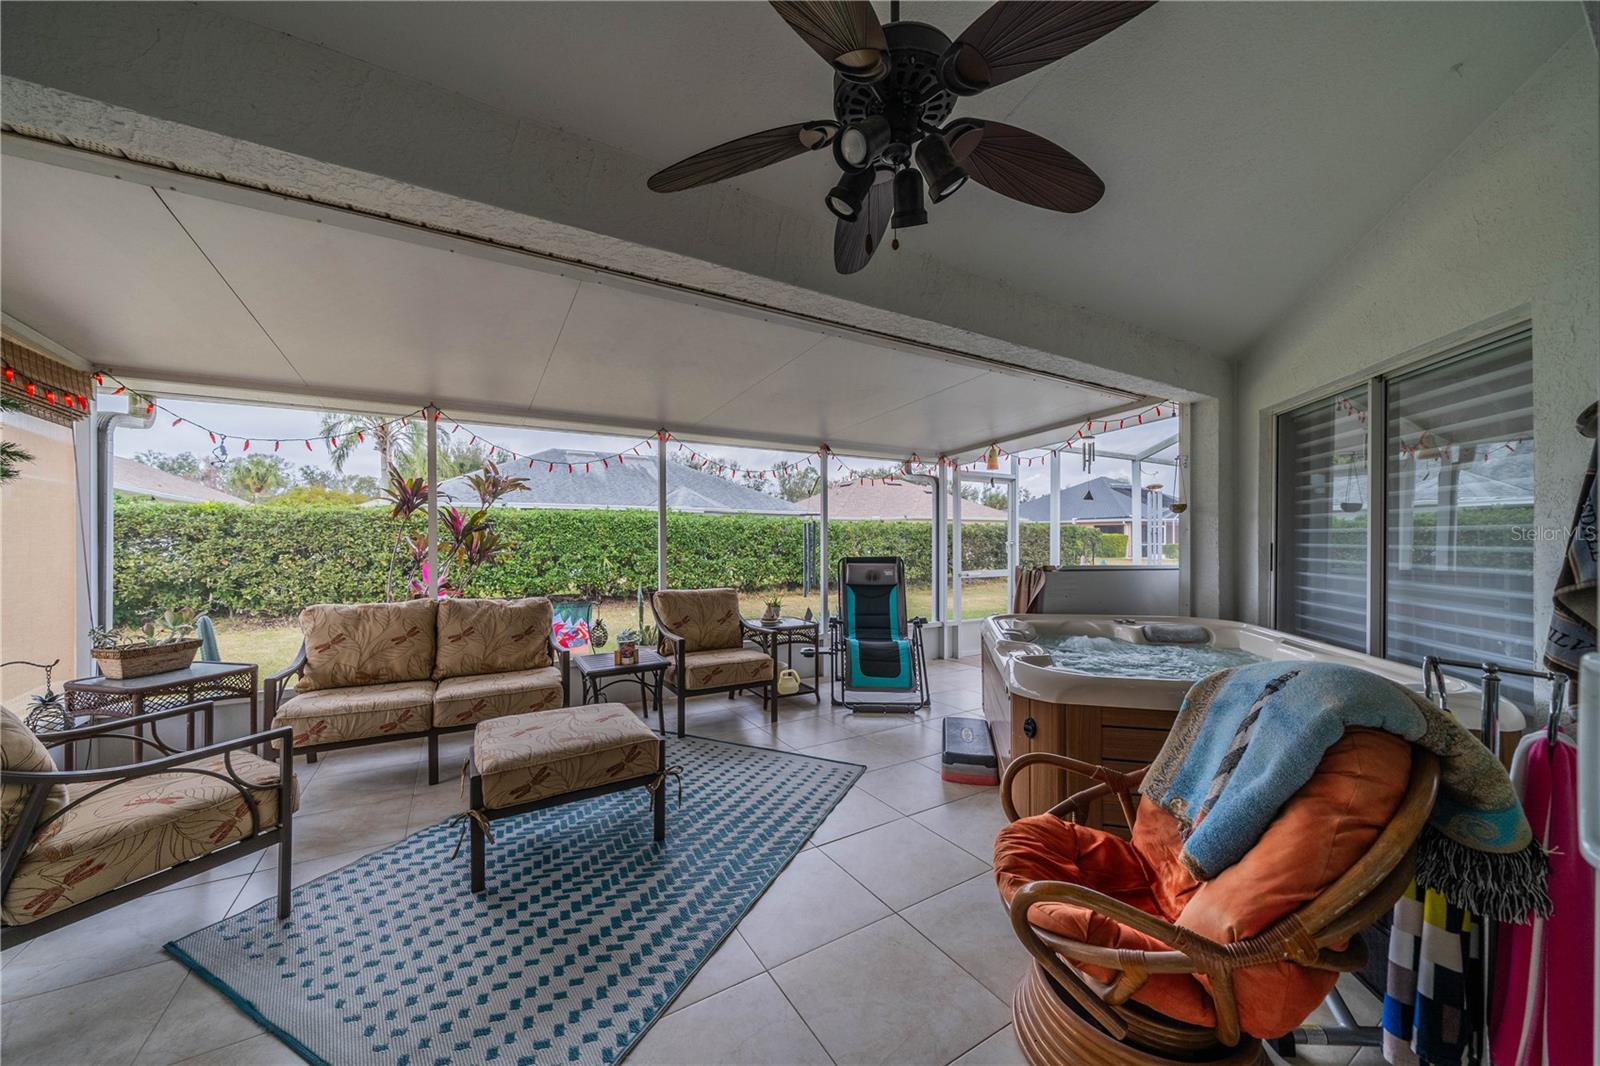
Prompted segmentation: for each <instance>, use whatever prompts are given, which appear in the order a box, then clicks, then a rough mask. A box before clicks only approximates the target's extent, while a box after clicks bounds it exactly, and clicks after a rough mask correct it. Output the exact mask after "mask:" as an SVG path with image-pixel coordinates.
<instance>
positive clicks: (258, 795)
mask: <svg viewBox="0 0 1600 1066" xmlns="http://www.w3.org/2000/svg"><path fill="white" fill-rule="evenodd" d="M213 710H214V708H213V704H212V703H211V702H210V701H209V700H208V701H205V702H201V703H190V704H185V705H183V706H181V707H169V708H167V709H166V710H160V711H151V712H149V713H148V714H142V715H138V716H136V717H131V718H107V719H103V720H101V721H98V722H95V723H93V724H92V725H86V726H78V727H76V728H72V729H62V730H57V731H55V732H50V733H45V734H43V735H40V736H35V735H34V733H33V732H32V731H31V730H29V729H28V727H27V726H26V725H24V724H23V723H22V722H21V721H20V720H19V719H18V718H17V717H16V715H14V714H12V713H11V712H10V711H9V710H6V709H5V708H4V707H0V774H3V777H4V784H3V785H0V840H3V841H4V863H3V871H0V898H3V900H4V908H3V913H0V947H5V948H9V947H12V946H13V945H15V944H21V943H23V942H25V941H28V940H32V939H33V938H34V937H37V936H42V935H43V934H45V933H48V932H50V931H51V930H54V929H60V928H61V927H63V926H66V925H71V924H72V923H73V922H77V921H80V920H82V919H84V918H88V917H91V916H92V915H95V914H99V913H101V912H102V911H104V910H106V909H107V908H110V907H115V906H117V905H118V904H120V903H126V902H128V901H129V900H132V899H135V898H138V897H140V896H145V895H148V894H150V893H152V892H155V891H158V890H160V889H163V888H166V887H168V886H169V885H174V884H177V883H178V882H179V881H183V880H185V879H187V878H190V877H193V876H194V875H195V874H197V873H200V872H201V871H204V870H209V869H212V868H213V867H216V866H220V865H222V864H223V863H227V862H232V861H233V860H235V859H237V858H240V857H241V856H244V855H249V854H253V853H255V852H259V851H262V850H264V849H266V848H270V847H277V848H278V867H277V868H278V871H279V873H278V892H277V906H278V911H277V913H278V917H279V918H280V919H283V918H287V917H289V904H290V899H289V888H290V880H289V872H290V870H291V869H292V868H293V856H292V855H291V854H290V850H289V845H290V839H291V826H292V822H293V812H294V809H295V806H296V804H297V803H298V802H299V793H298V791H297V789H298V786H297V784H296V782H295V778H294V774H293V773H292V772H291V770H290V767H289V760H287V759H285V760H282V761H280V762H279V763H278V764H277V765H276V766H275V765H273V764H272V763H269V762H267V761H266V760H264V759H258V758H256V757H255V756H254V755H252V754H251V749H253V748H255V747H256V746H257V745H261V744H279V745H283V746H285V747H287V746H288V745H289V743H290V735H289V731H288V730H287V729H280V730H267V731H263V732H260V733H253V734H249V735H246V736H243V737H239V738H237V739H234V740H225V741H221V742H214V741H213V737H214V728H213ZM197 717H198V718H199V719H200V724H201V726H202V728H203V732H202V734H201V736H202V740H203V746H202V747H199V748H195V749H192V750H183V749H182V748H179V747H176V746H174V745H173V744H171V743H168V742H167V741H166V740H165V739H164V738H163V737H162V735H161V726H162V725H167V726H169V727H172V728H182V729H183V731H184V733H185V734H186V735H187V736H188V738H189V741H190V742H191V743H192V742H193V740H194V733H195V730H194V725H195V719H196V718H197ZM136 735H137V740H136V741H135V736H136ZM113 739H115V740H126V741H130V742H133V751H134V755H133V757H134V758H135V759H138V760H140V761H138V762H134V763H131V764H128V765H123V766H102V767H97V768H94V769H87V770H61V769H58V768H57V767H56V764H55V761H54V760H53V759H52V758H51V757H50V751H49V749H50V748H54V747H61V746H64V745H68V744H78V743H89V742H95V741H102V742H103V741H106V740H113ZM146 747H150V748H154V749H155V755H154V757H151V758H146V756H145V752H144V749H145V748H146ZM69 790H70V792H69Z"/></svg>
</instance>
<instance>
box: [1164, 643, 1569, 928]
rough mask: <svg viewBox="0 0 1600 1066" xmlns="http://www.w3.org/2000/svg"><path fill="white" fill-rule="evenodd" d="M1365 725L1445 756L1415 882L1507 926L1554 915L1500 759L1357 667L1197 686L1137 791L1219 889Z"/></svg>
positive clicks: (1263, 669)
mask: <svg viewBox="0 0 1600 1066" xmlns="http://www.w3.org/2000/svg"><path fill="white" fill-rule="evenodd" d="M1359 727H1366V728H1370V729H1381V730H1384V731H1385V732H1389V733H1393V734H1395V735H1396V736H1400V737H1404V738H1405V739H1406V740H1409V741H1411V742H1412V743H1414V744H1416V745H1418V746H1419V747H1421V748H1424V749H1426V750H1428V751H1431V752H1433V753H1434V754H1436V755H1438V756H1439V758H1440V791H1439V798H1438V800H1437V801H1436V802H1435V805H1434V810H1433V814H1432V817H1431V818H1430V819H1429V824H1428V828H1427V829H1426V830H1425V831H1424V833H1423V836H1422V840H1421V842H1420V845H1419V857H1418V869H1417V879H1418V882H1419V883H1420V884H1422V885H1423V886H1424V887H1427V888H1435V889H1438V890H1439V891H1442V892H1444V893H1445V894H1446V896H1448V897H1449V898H1450V899H1451V900H1454V901H1459V902H1460V903H1461V904H1462V905H1463V906H1466V907H1468V908H1469V909H1471V910H1473V911H1475V912H1476V913H1479V914H1484V915H1488V916H1490V917H1494V918H1499V919H1501V920H1502V921H1510V922H1516V921H1523V920H1525V918H1526V917H1527V915H1528V914H1529V913H1530V912H1532V913H1541V914H1543V913H1548V911H1549V906H1550V902H1549V896H1548V895H1547V894H1546V891H1545V884H1546V879H1547V877H1548V870H1549V864H1548V861H1547V859H1546V857H1545V854H1544V852H1543V851H1542V850H1541V849H1540V848H1539V846H1538V845H1537V844H1536V843H1535V842H1534V839H1533V833H1532V830H1531V829H1530V828H1529V826H1528V822H1527V819H1526V818H1524V817H1523V814H1522V806H1521V804H1520V803H1518V802H1517V796H1516V793H1515V791H1514V790H1513V789H1512V787H1511V780H1510V778H1509V777H1508V776H1507V775H1506V772H1505V768H1504V767H1502V766H1501V765H1500V762H1499V760H1498V759H1496V758H1495V757H1494V755H1493V754H1491V753H1490V751H1489V749H1488V748H1486V747H1484V746H1483V745H1482V744H1480V743H1478V742H1477V740H1476V739H1474V738H1473V736H1472V735H1471V734H1470V733H1468V732H1467V731H1466V729H1464V728H1463V727H1462V726H1461V724H1460V723H1459V722H1457V721H1456V719H1455V717H1454V716H1453V715H1451V714H1448V713H1446V712H1444V711H1441V710H1439V708H1437V707H1435V706H1434V705H1433V704H1431V703H1429V702H1428V701H1427V700H1425V699H1423V698H1422V697H1421V696H1420V695H1418V694H1417V693H1415V692H1412V691H1410V690H1409V689H1406V688H1403V687H1402V686H1400V685H1397V684H1395V683H1394V682H1392V681H1389V680H1387V679H1386V678H1382V677H1379V676H1378V675H1377V674H1373V673H1370V672H1368V671H1366V670H1361V669H1358V668H1356V667H1353V666H1344V665H1341V664H1338V663H1322V662H1264V663H1253V664H1251V665H1249V666H1241V667H1236V668H1234V669H1231V670H1222V671H1219V672H1217V673H1215V674H1212V675H1211V676H1210V677H1207V678H1204V679H1203V680H1201V681H1199V682H1197V683H1196V684H1195V686H1194V687H1193V688H1191V689H1190V690H1189V693H1188V695H1187V696H1185V697H1184V701H1183V706H1182V707H1181V708H1180V709H1179V711H1178V718H1177V721H1176V722H1174V723H1173V727H1172V732H1171V733H1170V734H1169V735H1168V737H1167V740H1166V743H1165V744H1164V745H1163V746H1162V749H1161V753H1160V754H1159V755H1158V756H1156V760H1155V762H1153V763H1152V764H1151V765H1150V769H1149V770H1148V771H1147V772H1146V774H1145V778H1144V782H1143V785H1142V786H1141V791H1142V792H1143V793H1144V794H1145V795H1148V796H1150V797H1151V798H1152V799H1154V800H1155V801H1156V802H1157V803H1159V804H1160V805H1161V806H1162V807H1163V808H1165V809H1166V810H1167V811H1169V812H1170V813H1171V814H1172V815H1173V817H1175V818H1176V819H1177V820H1178V822H1179V823H1180V825H1181V826H1182V828H1183V832H1184V834H1185V842H1184V850H1183V854H1182V860H1183V862H1184V864H1185V865H1186V866H1187V867H1188V869H1189V871H1190V872H1191V873H1192V874H1194V876H1195V877H1196V878H1197V879H1199V880H1202V881H1206V880H1210V879H1211V878H1213V877H1215V876H1216V875H1217V874H1219V873H1221V872H1222V871H1223V870H1225V869H1227V868H1228V867H1229V866H1232V865H1233V864H1234V863H1236V862H1238V861H1239V859H1241V858H1242V857H1243V856H1244V854H1245V853H1246V852H1248V851H1249V850H1250V849H1251V848H1252V847H1254V846H1255V843H1256V841H1257V840H1259V839H1260V838H1261V834H1262V832H1263V831H1265V829H1266V828H1267V826H1268V825H1270V824H1271V823H1272V821H1273V819H1275V818H1276V817H1277V815H1278V811H1279V809H1280V808H1282V806H1283V805H1284V804H1285V803H1286V802H1288V800H1289V798H1290V797H1291V796H1293V795H1294V794H1295V793H1296V792H1298V791H1299V790H1300V788H1301V787H1302V786H1303V785H1304V784H1305V783H1306V782H1307V781H1309V780H1310V779H1311V775H1312V774H1313V773H1315V772H1316V769H1317V766H1318V764H1320V763H1321V762H1322V757H1323V755H1324V754H1325V753H1326V752H1327V750H1328V749H1329V748H1330V747H1332V746H1333V745H1334V744H1335V743H1337V742H1338V740H1339V738H1340V737H1342V736H1344V733H1345V730H1346V729H1350V728H1359Z"/></svg>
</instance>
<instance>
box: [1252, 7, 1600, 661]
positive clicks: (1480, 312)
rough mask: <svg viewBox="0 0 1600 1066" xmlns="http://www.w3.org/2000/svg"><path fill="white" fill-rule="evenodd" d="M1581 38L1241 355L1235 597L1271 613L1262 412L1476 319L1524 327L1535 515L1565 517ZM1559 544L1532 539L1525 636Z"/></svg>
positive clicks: (1589, 73)
mask: <svg viewBox="0 0 1600 1066" xmlns="http://www.w3.org/2000/svg"><path fill="white" fill-rule="evenodd" d="M1597 100H1600V85H1597V78H1596V59H1595V49H1594V45H1593V43H1592V40H1591V38H1590V35H1589V31H1588V30H1587V29H1584V30H1582V31H1580V32H1579V33H1578V34H1576V35H1574V36H1573V37H1572V38H1571V39H1570V40H1568V41H1567V43H1566V44H1565V45H1563V46H1562V47H1561V49H1560V50H1559V51H1558V52H1557V53H1556V54H1555V55H1554V56H1553V57H1552V58H1551V59H1550V60H1549V61H1548V62H1547V63H1546V64H1545V65H1544V66H1543V67H1542V68H1540V69H1539V71H1537V72H1536V73H1535V74H1534V75H1533V77H1531V78H1530V79H1529V80H1528V81H1527V82H1526V83H1525V84H1523V85H1522V86H1521V87H1520V88H1519V89H1518V90H1517V91H1516V92H1515V93H1513V94H1512V95H1511V97H1509V98H1508V99H1507V100H1506V102H1505V103H1504V104H1503V105H1501V107H1500V108H1499V109H1498V110H1497V111H1495V113H1494V114H1492V115H1491V116H1490V117H1489V118H1488V119H1486V120H1485V121H1484V122H1483V124H1482V125H1480V126H1479V127H1478V129H1476V130H1475V131H1474V132H1473V133H1472V134H1471V136H1469V137H1468V138H1467V139H1466V140H1465V141H1463V142H1462V144H1461V145H1460V147H1459V148H1457V149H1456V151H1455V152H1454V153H1452V154H1451V156H1450V157H1449V158H1448V159H1446V160H1445V161H1444V163H1442V164H1441V165H1440V166H1439V167H1438V168H1437V169H1436V170H1435V171H1434V172H1433V173H1432V174H1430V175H1429V176H1428V177H1427V178H1426V179H1425V180H1424V181H1423V182H1422V183H1421V184H1420V185H1419V186H1418V187H1417V188H1416V189H1414V190H1413V191H1412V192H1411V193H1410V194H1409V195H1408V196H1406V197H1405V198H1404V199H1403V200H1402V201H1401V202H1400V203H1398V204H1397V205H1395V207H1394V208H1393V210H1391V211H1390V212H1389V214H1388V216H1387V217H1386V218H1384V220H1383V221H1382V222H1381V223H1380V224H1379V225H1378V226H1376V227H1375V228H1374V229H1373V230H1372V231H1371V232H1370V233H1368V234H1367V236H1366V237H1365V238H1363V239H1362V241H1361V242H1360V243H1359V244H1358V245H1357V246H1356V247H1355V248H1353V249H1352V250H1351V251H1350V253H1349V254H1348V255H1347V256H1346V257H1345V258H1344V259H1343V260H1342V261H1341V262H1339V263H1338V264H1337V265H1336V266H1334V267H1333V268H1332V269H1331V270H1330V271H1328V273H1327V274H1326V275H1325V276H1324V277H1323V278H1322V279H1321V280H1320V281H1319V282H1318V283H1317V285H1316V286H1315V287H1314V288H1313V290H1312V291H1311V292H1308V293H1307V294H1306V296H1305V298H1304V300H1303V301H1302V302H1301V303H1300V304H1299V305H1298V306H1297V307H1296V309H1295V311H1294V312H1293V313H1292V314H1291V315H1289V316H1288V317H1287V318H1286V319H1284V320H1283V321H1282V322H1281V323H1280V324H1279V325H1278V326H1277V327H1275V328H1274V330H1273V331H1272V332H1271V334H1270V335H1269V336H1267V337H1266V338H1265V339H1264V340H1263V341H1262V342H1261V343H1260V344H1258V345H1256V346H1255V347H1253V349H1252V350H1251V352H1250V353H1249V354H1248V356H1247V358H1246V360H1245V361H1244V362H1243V363H1242V364H1241V366H1240V369H1239V375H1238V387H1237V396H1238V410H1239V416H1240V417H1239V418H1238V421H1237V423H1236V425H1237V434H1238V444H1237V451H1238V465H1237V470H1236V474H1235V477H1236V482H1237V484H1238V486H1239V494H1238V497H1237V503H1238V506H1237V508H1236V513H1237V516H1238V520H1237V531H1238V541H1237V555H1236V562H1235V566H1236V571H1237V585H1236V587H1237V590H1238V591H1237V599H1238V606H1239V610H1240V612H1241V614H1242V616H1243V617H1244V618H1246V619H1247V620H1251V621H1267V620H1270V618H1271V607H1270V603H1269V599H1268V583H1267V581H1266V580H1265V575H1266V560H1267V550H1268V536H1269V530H1268V529H1267V528H1266V524H1267V523H1269V522H1270V519H1271V515H1270V513H1269V509H1268V508H1269V500H1270V495H1269V485H1268V481H1269V479H1270V476H1271V462H1270V457H1269V456H1268V455H1267V447H1268V440H1269V437H1268V433H1267V426H1268V412H1269V410H1271V409H1273V408H1276V407H1278V406H1280V405H1283V404H1285V403H1287V402H1289V401H1291V400H1293V399H1296V398H1303V397H1308V396H1309V395H1311V394H1314V393H1318V392H1325V391H1327V390H1328V389H1329V388H1330V387H1332V386H1334V385H1337V384H1340V383H1343V382H1346V381H1351V380H1357V379H1360V378H1362V377H1364V376H1367V375H1370V374H1372V373H1373V372H1375V371H1380V370H1383V369H1385V368H1387V367H1390V366H1393V365H1395V364H1396V363H1397V362H1399V361H1401V360H1403V359H1405V358H1406V357H1407V356H1408V354H1409V355H1415V354H1417V353H1420V352H1423V351H1426V350H1428V349H1429V348H1431V347H1436V346H1438V345H1440V344H1441V343H1442V342H1445V341H1446V340H1448V339H1450V338H1455V339H1458V340H1465V339H1468V338H1470V337H1471V336H1472V335H1473V334H1474V333H1475V332H1481V331H1483V330H1484V329H1486V328H1487V327H1488V326H1489V325H1490V324H1491V323H1497V322H1509V321H1514V320H1516V319H1518V318H1522V319H1526V320H1528V321H1531V323H1532V327H1533V350H1534V411H1535V414H1534V444H1535V460H1534V462H1535V468H1534V477H1535V495H1536V517H1537V521H1538V523H1539V525H1540V526H1542V527H1563V528H1564V527H1565V526H1567V524H1568V523H1569V522H1570V520H1571V516H1572V510H1573V506H1574V504H1575V502H1576V498H1577V492H1578V488H1579V485H1580V482H1581V479H1582V475H1583V469H1584V465H1585V462H1586V460H1587V458H1588V449H1589V442H1588V441H1586V440H1584V439H1582V438H1581V437H1579V436H1578V435H1577V433H1576V432H1575V431H1574V430H1573V422H1574V419H1575V418H1576V416H1577V414H1578V412H1579V411H1580V410H1582V408H1583V407H1584V406H1585V405H1586V404H1588V403H1590V402H1592V401H1593V400H1594V399H1595V397H1596V393H1597V377H1600V196H1597V192H1596V190H1597V189H1600V132H1597V109H1600V105H1597ZM1563 549H1564V545H1563V544H1561V543H1559V542H1557V541H1541V542H1539V543H1538V545H1537V549H1536V556H1535V568H1534V578H1535V583H1534V588H1535V598H1536V601H1537V603H1538V609H1539V612H1540V614H1539V617H1538V618H1537V620H1536V622H1535V625H1536V632H1535V638H1536V641H1537V643H1538V645H1539V646H1540V647H1542V646H1543V636H1544V632H1545V629H1546V627H1547V620H1548V613H1549V594H1550V589H1551V587H1552V585H1553V582H1554V578H1555V574H1556V571H1557V570H1558V569H1559V568H1560V565H1561V555H1562V551H1563Z"/></svg>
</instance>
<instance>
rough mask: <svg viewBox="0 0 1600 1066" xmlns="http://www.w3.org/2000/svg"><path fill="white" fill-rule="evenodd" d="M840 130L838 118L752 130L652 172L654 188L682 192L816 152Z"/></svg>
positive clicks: (650, 184)
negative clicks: (828, 120)
mask: <svg viewBox="0 0 1600 1066" xmlns="http://www.w3.org/2000/svg"><path fill="white" fill-rule="evenodd" d="M838 132H839V125H838V123H835V122H797V123H795V124H794V125H792V126H779V127H778V128H777V129H771V130H763V131H762V132H760V133H752V134H749V135H748V136H745V137H740V138H739V139H738V140H733V141H729V142H727V143H726V144H719V145H717V146H716V147H715V148H707V149H706V150H705V151H703V152H696V153H695V154H694V155H692V156H690V157H689V158H688V159H681V160H679V161H678V162H676V163H674V164H672V165H671V166H670V167H667V168H666V169H664V170H658V171H657V172H656V173H654V174H652V175H650V180H649V182H648V184H649V186H650V188H651V189H652V190H654V191H655V192H682V191H683V190H684V189H692V188H694V187H695V186H697V185H709V184H711V183H712V182H714V181H722V180H724V179H726V178H733V177H737V176H738V175H740V174H748V173H750V171H752V170H760V169H761V168H762V167H770V166H771V165H772V164H774V163H781V162H783V161H784V160H785V159H793V158H794V157H795V156H797V155H802V154H804V153H806V152H814V151H816V150H817V149H818V148H825V147H827V146H828V145H830V144H832V143H833V138H834V136H835V135H836V134H837V133H838Z"/></svg>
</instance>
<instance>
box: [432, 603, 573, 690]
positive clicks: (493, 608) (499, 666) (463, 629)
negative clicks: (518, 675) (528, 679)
mask: <svg viewBox="0 0 1600 1066" xmlns="http://www.w3.org/2000/svg"><path fill="white" fill-rule="evenodd" d="M438 633H439V650H438V658H437V660H436V661H435V663H434V667H433V679H434V680H435V681H443V680H444V679H445V678H447V677H465V676H469V675H472V674H497V673H504V672H506V671H508V670H537V669H540V668H541V667H545V666H549V665H550V601H549V600H547V599H545V598H544V597H543V596H534V597H530V598H528V599H525V600H441V601H440V602H439V622H438Z"/></svg>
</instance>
